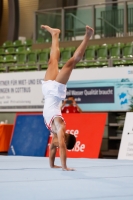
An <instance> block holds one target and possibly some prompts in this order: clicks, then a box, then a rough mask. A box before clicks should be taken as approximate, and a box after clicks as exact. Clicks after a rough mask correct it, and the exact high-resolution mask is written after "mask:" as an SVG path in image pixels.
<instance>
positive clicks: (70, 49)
mask: <svg viewBox="0 0 133 200" xmlns="http://www.w3.org/2000/svg"><path fill="white" fill-rule="evenodd" d="M64 50H67V51H71V54H73V53H74V51H75V50H76V47H65V48H64Z"/></svg>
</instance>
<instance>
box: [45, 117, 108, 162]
mask: <svg viewBox="0 0 133 200" xmlns="http://www.w3.org/2000/svg"><path fill="white" fill-rule="evenodd" d="M63 117H64V119H65V121H66V128H67V132H69V133H71V134H73V135H74V136H75V137H76V144H75V147H74V148H73V149H72V150H68V151H67V157H69V158H98V156H99V153H100V148H101V142H102V137H103V133H104V127H105V123H106V118H107V113H86V114H85V113H82V114H76V113H74V114H70V113H69V114H63ZM50 141H51V137H50V138H49V144H48V147H47V151H46V156H49V145H50ZM56 156H57V157H58V156H59V149H58V148H57V154H56Z"/></svg>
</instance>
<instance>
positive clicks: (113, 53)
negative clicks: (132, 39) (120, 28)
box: [109, 45, 121, 66]
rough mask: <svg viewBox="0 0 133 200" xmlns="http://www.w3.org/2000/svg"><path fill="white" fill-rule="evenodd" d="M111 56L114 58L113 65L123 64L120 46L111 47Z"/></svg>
mask: <svg viewBox="0 0 133 200" xmlns="http://www.w3.org/2000/svg"><path fill="white" fill-rule="evenodd" d="M109 54H110V58H111V59H112V60H113V66H118V65H121V59H120V57H121V49H120V46H118V45H114V46H112V47H111V49H110V51H109Z"/></svg>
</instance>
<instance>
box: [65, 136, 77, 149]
mask: <svg viewBox="0 0 133 200" xmlns="http://www.w3.org/2000/svg"><path fill="white" fill-rule="evenodd" d="M75 143H76V138H75V136H74V135H72V134H68V138H67V144H66V147H67V149H73V147H74V145H75Z"/></svg>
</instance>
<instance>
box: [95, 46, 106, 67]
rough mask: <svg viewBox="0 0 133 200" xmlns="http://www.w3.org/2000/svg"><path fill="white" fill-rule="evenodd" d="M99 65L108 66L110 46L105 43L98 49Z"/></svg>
mask: <svg viewBox="0 0 133 200" xmlns="http://www.w3.org/2000/svg"><path fill="white" fill-rule="evenodd" d="M97 65H98V66H102V67H103V66H108V47H107V45H105V44H104V45H103V46H101V47H99V48H98V50H97Z"/></svg>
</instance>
